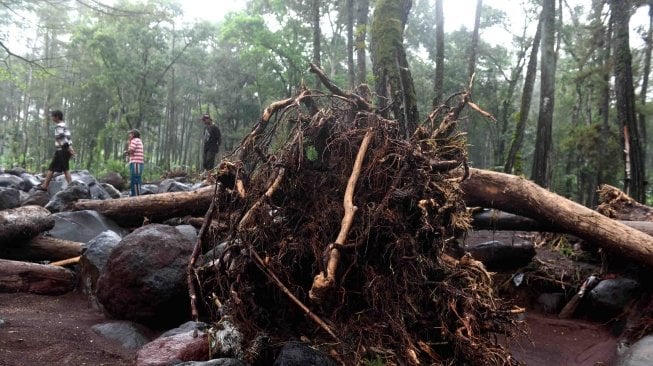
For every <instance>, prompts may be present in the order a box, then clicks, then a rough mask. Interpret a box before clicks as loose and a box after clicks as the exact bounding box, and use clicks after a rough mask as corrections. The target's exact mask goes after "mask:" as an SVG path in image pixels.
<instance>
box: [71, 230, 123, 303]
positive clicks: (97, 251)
mask: <svg viewBox="0 0 653 366" xmlns="http://www.w3.org/2000/svg"><path fill="white" fill-rule="evenodd" d="M120 240H122V238H121V237H120V235H118V234H116V233H115V232H113V231H111V230H107V231H104V232H102V233H100V234H99V235H98V236H96V237H95V238H93V239H91V240H90V241H89V242H88V244H87V245H86V250H85V251H84V253H83V254H82V257H81V258H80V260H79V267H80V271H79V272H80V279H81V283H82V291H83V292H84V293H86V294H87V295H88V296H89V298H90V300H91V304H93V306H95V307H96V308H98V309H102V307H101V305H100V303H99V302H98V301H97V295H96V292H97V281H98V279H99V278H100V275H101V274H102V270H103V269H104V266H105V264H106V262H107V260H108V259H109V255H111V252H112V251H113V249H114V248H115V247H117V246H118V245H119V243H120Z"/></svg>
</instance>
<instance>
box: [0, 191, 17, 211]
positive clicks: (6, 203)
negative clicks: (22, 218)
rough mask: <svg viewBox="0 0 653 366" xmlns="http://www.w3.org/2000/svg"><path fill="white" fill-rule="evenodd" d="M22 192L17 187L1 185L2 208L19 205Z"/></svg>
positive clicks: (0, 204)
mask: <svg viewBox="0 0 653 366" xmlns="http://www.w3.org/2000/svg"><path fill="white" fill-rule="evenodd" d="M20 192H21V191H19V190H18V189H16V188H10V187H0V210H6V209H8V208H16V207H19V206H20Z"/></svg>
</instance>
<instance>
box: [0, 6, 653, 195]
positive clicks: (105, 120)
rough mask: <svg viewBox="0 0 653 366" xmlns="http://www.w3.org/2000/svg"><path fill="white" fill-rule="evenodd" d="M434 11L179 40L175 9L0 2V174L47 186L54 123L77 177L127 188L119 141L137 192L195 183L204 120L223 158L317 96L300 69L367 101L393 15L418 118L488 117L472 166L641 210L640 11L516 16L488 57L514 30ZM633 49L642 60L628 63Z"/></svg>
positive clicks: (643, 94) (311, 21) (297, 18)
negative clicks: (453, 20)
mask: <svg viewBox="0 0 653 366" xmlns="http://www.w3.org/2000/svg"><path fill="white" fill-rule="evenodd" d="M442 1H449V0H415V1H412V2H411V1H406V0H394V1H390V0H384V1H381V0H376V1H374V0H369V1H368V0H356V1H353V0H331V1H328V0H311V1H298V0H290V1H282V0H267V1H265V0H248V1H246V6H245V8H244V10H242V11H239V12H234V13H230V14H228V15H227V16H226V17H225V18H224V19H222V20H221V21H219V22H198V23H195V24H184V25H180V24H182V23H181V22H179V21H178V20H179V19H180V18H181V17H182V10H181V9H182V7H181V5H180V4H181V3H180V2H179V1H172V0H153V1H147V2H140V1H139V2H137V1H124V0H123V1H116V2H114V3H113V4H112V5H110V6H109V5H104V4H102V2H101V1H100V2H98V1H87V0H50V1H15V0H0V4H1V5H2V6H1V7H0V16H1V17H0V24H1V25H2V29H3V30H2V32H0V58H1V59H2V66H1V67H0V100H1V103H0V136H2V138H1V139H0V166H3V167H12V166H22V167H24V168H25V169H27V170H28V171H39V172H40V171H44V170H45V168H46V167H47V164H48V163H49V160H50V157H51V154H52V149H53V146H52V145H53V143H52V136H51V135H52V123H51V122H50V120H49V111H50V110H53V109H61V110H63V111H64V113H65V117H66V121H67V122H68V124H69V126H70V127H71V130H72V132H73V141H74V146H75V150H76V152H77V155H78V156H77V158H76V160H75V163H74V167H75V168H76V169H88V170H89V171H91V173H92V174H94V175H96V176H101V175H102V174H104V173H106V172H109V171H117V172H121V173H123V175H124V176H126V175H127V174H125V172H126V168H125V160H124V157H123V154H122V153H123V150H124V147H125V143H126V139H127V131H128V130H129V129H131V128H137V129H139V130H141V132H142V135H143V141H144V145H145V150H146V151H145V155H146V177H148V178H149V179H155V178H156V177H159V176H161V175H162V174H164V173H165V172H166V171H170V170H179V169H181V170H186V171H197V170H198V167H199V165H200V146H201V133H202V130H203V125H202V124H201V122H199V120H198V118H199V116H200V115H201V114H202V113H210V114H211V116H212V117H213V119H214V120H215V121H216V122H217V124H218V125H219V126H220V128H221V130H222V134H223V146H222V152H221V153H222V154H225V153H228V152H229V151H230V150H231V149H232V148H234V147H235V146H236V145H237V144H238V143H239V142H240V141H241V140H242V138H243V137H244V136H245V135H246V134H247V133H248V132H249V131H250V129H251V128H252V127H253V126H254V125H255V124H256V122H257V121H258V120H259V118H260V116H261V112H262V111H263V109H264V108H265V107H266V106H268V105H269V104H270V103H272V102H275V101H277V100H279V99H283V98H288V97H290V96H292V95H294V94H295V93H296V92H297V90H298V88H299V87H300V86H301V85H306V87H308V88H311V89H314V88H315V89H324V88H323V87H322V86H321V85H320V84H319V82H318V81H317V80H316V78H315V76H314V75H311V74H310V73H309V71H308V69H309V67H308V65H309V62H314V63H316V64H319V65H321V67H322V68H323V69H324V70H325V72H326V74H327V75H328V77H329V78H331V79H332V80H334V82H335V83H336V84H337V85H339V86H340V87H341V88H343V89H353V88H354V87H355V86H356V85H358V84H360V83H367V84H369V85H370V89H371V90H372V91H373V92H374V91H375V88H376V84H377V80H376V77H375V73H374V70H373V62H372V60H370V48H371V47H373V45H371V37H370V33H372V32H373V29H371V25H372V23H373V18H374V16H375V9H376V8H377V7H378V6H380V4H383V5H387V4H388V3H390V4H393V3H394V4H397V5H401V6H403V9H404V10H405V11H406V17H407V18H406V27H405V30H404V31H403V42H404V47H405V50H406V58H407V60H408V64H409V68H410V72H411V74H412V80H413V82H414V95H415V97H416V113H415V114H416V116H418V118H417V119H418V120H419V121H421V123H428V118H427V117H428V115H429V113H430V112H431V111H432V110H433V108H434V106H436V107H437V106H439V105H440V104H441V103H445V102H446V101H447V99H448V98H449V97H450V96H452V95H454V94H456V93H459V92H462V91H464V90H465V89H466V88H468V87H470V86H471V89H472V100H473V102H474V103H475V104H476V105H478V106H480V107H481V108H482V109H483V110H485V111H487V112H489V113H491V114H492V115H493V116H494V117H495V118H496V121H491V120H489V119H487V118H485V117H483V116H482V115H481V114H479V113H476V112H473V111H472V112H469V113H467V114H465V116H464V118H463V123H462V124H461V129H462V130H463V131H465V132H466V133H467V135H468V137H467V138H468V143H469V158H470V164H471V165H473V166H474V167H478V168H486V169H492V170H498V171H506V172H509V173H513V174H517V175H524V176H525V177H527V178H532V179H533V180H534V181H536V182H537V183H539V184H541V185H543V186H546V187H549V188H550V189H551V190H552V191H555V192H557V193H559V194H561V195H564V196H566V197H569V198H571V199H573V200H575V201H577V202H580V203H582V204H585V205H588V206H593V205H595V203H596V200H597V197H596V192H595V191H596V188H597V186H598V185H599V184H604V183H605V184H611V185H615V186H618V187H624V188H625V190H626V191H630V192H629V193H630V194H631V195H632V196H633V197H636V198H638V199H639V200H640V201H643V200H644V199H645V198H646V197H647V196H651V194H650V193H649V191H650V190H649V189H648V186H647V183H646V182H647V181H648V179H647V176H648V175H649V174H648V173H646V172H651V168H652V165H653V159H651V158H650V157H649V155H650V154H648V153H647V152H648V148H649V147H648V145H647V141H648V140H649V139H648V135H649V132H648V131H650V130H651V128H648V125H649V124H650V123H651V122H650V118H647V116H648V115H649V114H650V106H649V105H648V103H647V102H646V101H647V89H648V74H649V69H650V54H651V41H650V40H651V26H650V22H649V25H648V26H645V27H641V28H640V29H638V30H637V31H636V32H628V20H629V18H630V16H631V15H632V14H633V12H634V11H635V10H637V9H639V8H641V7H647V8H648V7H651V6H653V5H652V4H650V3H651V2H650V1H649V2H645V1H616V0H613V1H607V0H592V1H583V2H581V3H582V4H577V2H571V1H567V0H558V1H555V0H544V1H537V0H532V1H524V2H515V6H520V7H522V9H523V14H522V16H523V24H524V25H525V26H524V28H523V31H521V32H517V33H516V34H514V35H513V41H512V43H511V44H499V45H495V44H491V43H489V42H487V41H485V40H484V39H483V38H484V37H483V36H484V33H483V30H484V29H489V28H491V27H495V26H506V27H507V22H508V21H509V19H507V16H506V14H505V13H504V12H502V11H501V10H499V9H497V8H494V7H492V1H489V0H486V1H485V2H483V1H482V0H477V1H476V2H473V1H469V2H468V3H466V4H468V5H469V11H468V12H467V14H468V16H469V17H475V23H474V24H475V26H474V28H473V29H467V28H463V27H461V28H460V29H458V30H455V31H452V32H447V33H444V31H443V27H442V23H443V22H447V19H448V18H447V14H446V13H443V12H442V11H441V9H442ZM624 4H627V6H623V5H624ZM407 5H408V6H407ZM438 10H440V11H438ZM27 15H29V17H27V18H26V16H27ZM26 19H34V22H35V24H38V29H37V37H38V42H37V43H36V44H38V45H39V46H38V47H35V48H33V49H30V50H27V51H23V50H17V49H16V48H14V47H10V44H11V43H10V39H11V37H12V32H14V34H15V32H20V31H21V30H23V31H28V28H29V26H30V25H33V24H34V23H31V22H30V21H26ZM533 24H539V27H537V26H536V27H533V26H532V25H533ZM624 27H625V28H624ZM624 29H625V32H624ZM538 30H539V31H538ZM629 37H630V39H629ZM634 37H639V38H640V39H642V40H643V42H637V44H641V45H642V46H640V48H632V47H630V46H629V45H630V44H631V43H632V44H635V43H636V42H633V38H634ZM624 46H625V48H624ZM626 64H628V65H627V66H628V67H625V65H626ZM472 75H473V83H470V80H471V79H472ZM629 78H630V86H628V79H629ZM548 93H550V95H548ZM624 98H626V100H624ZM375 101H376V100H375ZM381 104H383V103H382V101H381V102H379V106H380V105H381ZM624 151H626V152H627V153H624ZM629 185H630V189H628V188H629Z"/></svg>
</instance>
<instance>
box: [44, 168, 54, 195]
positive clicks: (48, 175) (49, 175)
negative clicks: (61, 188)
mask: <svg viewBox="0 0 653 366" xmlns="http://www.w3.org/2000/svg"><path fill="white" fill-rule="evenodd" d="M52 174H54V172H53V171H52V170H48V172H47V173H46V174H45V181H43V184H41V189H43V190H45V191H47V190H48V186H49V185H50V181H51V180H52Z"/></svg>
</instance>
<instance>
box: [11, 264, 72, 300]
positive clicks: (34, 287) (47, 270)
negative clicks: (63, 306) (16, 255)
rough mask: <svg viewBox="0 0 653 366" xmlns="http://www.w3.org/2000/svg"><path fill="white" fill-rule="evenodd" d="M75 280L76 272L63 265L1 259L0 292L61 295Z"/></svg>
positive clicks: (70, 287) (70, 288) (68, 289)
mask: <svg viewBox="0 0 653 366" xmlns="http://www.w3.org/2000/svg"><path fill="white" fill-rule="evenodd" d="M75 282H76V279H75V273H74V272H73V271H71V270H69V269H65V268H63V267H57V266H50V265H45V264H36V263H29V262H19V261H8V260H4V259H0V292H31V293H34V294H41V295H60V294H63V293H66V292H68V291H71V290H72V289H73V288H75Z"/></svg>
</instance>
